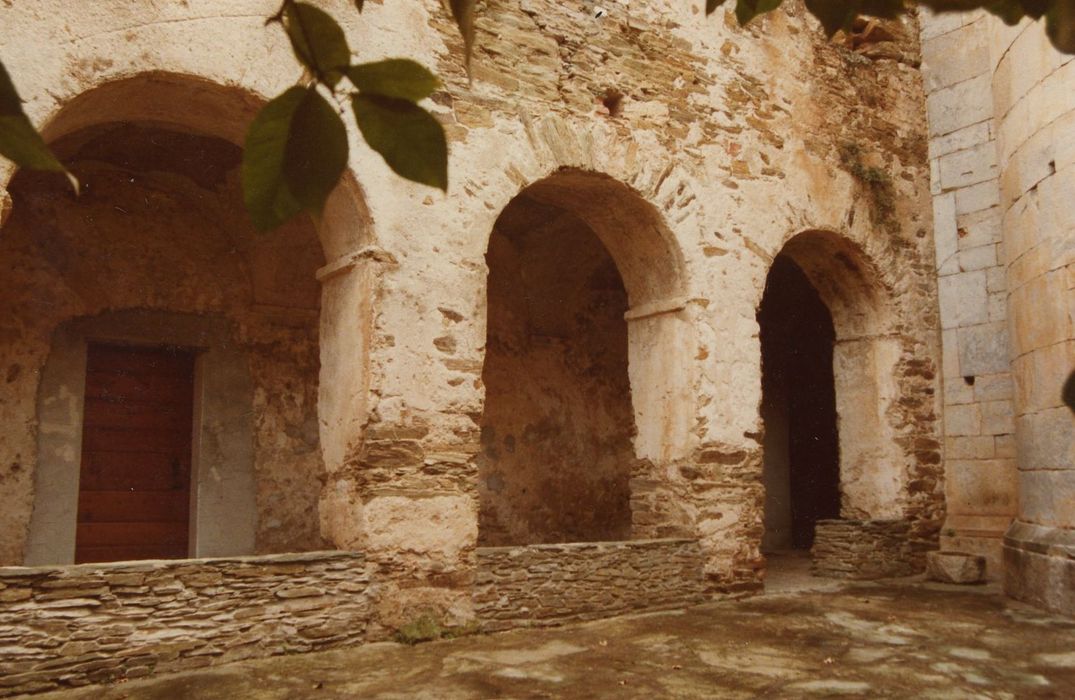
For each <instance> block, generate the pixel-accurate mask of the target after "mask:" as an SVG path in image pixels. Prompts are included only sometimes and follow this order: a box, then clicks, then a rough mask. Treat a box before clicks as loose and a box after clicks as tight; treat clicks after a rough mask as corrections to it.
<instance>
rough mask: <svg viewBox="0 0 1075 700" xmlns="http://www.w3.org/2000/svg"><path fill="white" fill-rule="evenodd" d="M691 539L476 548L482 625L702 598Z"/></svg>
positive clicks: (531, 622)
mask: <svg viewBox="0 0 1075 700" xmlns="http://www.w3.org/2000/svg"><path fill="white" fill-rule="evenodd" d="M703 562H704V556H703V555H702V550H701V548H700V547H699V546H698V543H697V542H696V541H694V540H685V539H666V540H641V541H635V542H587V543H577V544H545V545H531V546H527V547H484V548H479V549H478V573H477V580H476V584H475V587H474V607H475V612H476V614H477V616H478V620H479V621H480V622H481V624H482V628H483V629H484V630H489V631H493V630H502V629H508V628H512V627H545V626H551V625H560V624H564V623H566V622H571V621H576V620H590V619H594V618H599V617H608V616H610V615H619V614H623V613H627V612H632V611H638V610H653V609H663V608H676V607H682V606H686V605H691V604H694V603H698V602H701V601H702V600H704V599H705V597H706V596H705V593H704V591H705V583H704V580H703V573H702V566H703Z"/></svg>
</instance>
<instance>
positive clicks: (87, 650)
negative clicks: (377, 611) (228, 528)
mask: <svg viewBox="0 0 1075 700" xmlns="http://www.w3.org/2000/svg"><path fill="white" fill-rule="evenodd" d="M369 589H370V571H369V568H368V566H367V564H366V560H365V557H364V556H363V555H362V554H358V553H350V552H319V553H308V554H297V555H296V554H289V555H273V556H262V557H241V558H234V559H202V560H183V561H167V562H165V561H152V562H136V563H119V564H83V565H79V566H65V567H36V568H23V567H12V568H0V696H5V695H12V694H16V693H29V692H36V691H42V690H49V689H52V688H58V687H65V686H78V685H86V684H88V683H99V682H105V681H113V680H120V679H124V678H137V677H140V676H145V675H148V674H150V673H153V672H155V671H156V672H161V671H176V670H181V669H189V668H197V667H201V666H209V665H212V664H217V663H226V662H229V661H236V660H238V659H245V658H250V657H259V656H271V655H275V654H285V653H291V652H301V651H310V650H314V649H324V648H327V647H333V646H339V645H343V644H349V643H353V642H359V641H362V640H364V639H365V638H366V629H367V624H368V621H369V620H370V618H371V615H372V607H373V606H372V605H371V602H370V590H369Z"/></svg>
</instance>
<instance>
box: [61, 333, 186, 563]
mask: <svg viewBox="0 0 1075 700" xmlns="http://www.w3.org/2000/svg"><path fill="white" fill-rule="evenodd" d="M193 407H194V354H193V353H192V352H190V351H188V350H182V349H177V348H142V347H127V346H116V345H98V344H90V345H89V347H88V349H87V356H86V403H85V412H84V419H83V429H82V466H81V472H80V477H79V498H78V526H77V530H76V536H75V563H83V562H103V561H123V560H129V559H181V558H184V557H187V556H188V542H189V529H190V469H191V452H192V449H191V440H192V432H193V421H194V410H193Z"/></svg>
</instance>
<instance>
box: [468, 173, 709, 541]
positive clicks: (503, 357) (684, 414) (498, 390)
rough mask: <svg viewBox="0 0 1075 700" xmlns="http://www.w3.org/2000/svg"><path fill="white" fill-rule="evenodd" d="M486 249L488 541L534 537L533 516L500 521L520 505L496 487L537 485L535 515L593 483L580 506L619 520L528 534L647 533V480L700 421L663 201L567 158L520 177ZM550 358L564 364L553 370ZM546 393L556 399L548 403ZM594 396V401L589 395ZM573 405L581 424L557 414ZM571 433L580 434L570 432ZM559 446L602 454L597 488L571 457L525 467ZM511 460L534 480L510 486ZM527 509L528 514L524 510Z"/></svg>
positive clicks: (682, 289)
mask: <svg viewBox="0 0 1075 700" xmlns="http://www.w3.org/2000/svg"><path fill="white" fill-rule="evenodd" d="M573 256H574V257H573ZM486 259H487V264H488V266H489V275H490V278H489V288H488V289H489V298H488V304H489V313H488V343H487V346H486V359H485V368H484V370H483V379H484V381H485V388H486V399H485V407H484V412H483V419H482V420H483V423H482V427H483V454H482V457H481V458H480V460H479V461H480V466H479V472H480V476H479V480H480V488H479V491H480V492H481V493H482V499H481V500H482V511H483V519H482V521H483V528H482V535H481V537H482V540H484V541H485V542H486V543H490V542H491V541H490V539H489V537H488V536H487V532H488V531H489V530H490V529H495V528H497V527H500V528H501V530H502V531H501V532H499V533H498V536H499V537H501V538H502V541H501V540H493V541H495V542H496V543H507V542H511V543H520V542H527V543H530V542H532V541H535V540H530V541H527V535H525V534H523V535H520V534H519V528H522V529H523V530H526V527H525V526H521V525H520V526H518V527H514V530H515V532H514V533H513V532H509V531H511V530H513V526H512V525H507V524H505V523H503V522H501V521H502V520H504V519H508V516H505V515H504V514H503V512H502V511H504V510H505V509H506V510H511V509H512V508H513V507H515V506H513V505H511V504H507V503H499V504H497V503H495V502H496V501H498V500H500V501H503V500H504V499H501V498H499V497H498V496H496V495H495V494H494V493H492V492H497V493H499V491H500V490H504V489H506V490H507V491H509V492H510V491H511V490H512V488H515V490H516V491H518V492H520V493H529V496H528V497H527V498H528V499H529V502H530V506H527V507H528V508H529V511H531V512H532V513H540V514H541V515H540V516H535V517H533V518H531V520H535V521H541V522H548V521H549V519H550V518H552V519H555V517H557V516H553V515H550V512H551V511H550V510H549V507H548V505H547V504H541V503H536V498H537V496H538V495H542V496H543V497H544V498H545V499H546V500H547V501H551V502H553V504H554V505H562V504H563V503H564V502H566V501H567V500H569V497H568V494H569V492H570V493H571V497H572V498H573V497H577V496H578V495H579V493H580V492H583V491H586V490H587V488H589V491H590V492H591V493H592V494H598V495H594V496H593V498H594V499H597V500H594V502H593V503H589V502H587V503H581V502H580V503H575V504H574V506H573V507H574V510H575V511H576V515H577V514H578V513H580V512H586V514H587V517H589V516H591V515H593V514H594V513H595V512H597V511H606V510H607V511H609V512H612V513H613V515H611V516H609V519H610V521H615V522H604V523H597V524H593V523H590V525H587V526H582V525H580V526H578V527H575V528H574V529H573V528H572V526H570V525H568V526H565V527H564V529H562V530H556V531H555V532H554V531H549V532H543V533H532V535H533V537H537V538H539V539H538V540H536V541H541V540H540V538H542V537H545V538H546V539H547V538H552V539H553V541H556V540H557V539H558V540H560V541H563V540H564V539H578V538H586V539H594V538H597V539H623V538H625V537H627V536H628V535H629V534H630V535H634V536H640V535H642V534H643V533H645V532H647V531H646V529H645V528H646V525H649V524H650V523H647V522H646V518H645V512H646V511H647V510H648V509H647V508H646V507H645V504H644V503H643V502H642V501H641V500H639V494H638V493H637V492H638V488H637V487H638V485H639V484H640V483H641V482H642V481H643V480H645V479H648V478H652V476H653V475H651V474H649V473H648V472H649V467H652V462H653V461H657V460H660V459H662V458H663V457H664V456H665V455H666V454H667V453H668V452H669V451H671V450H672V449H674V448H675V444H676V443H677V441H683V440H685V437H684V436H685V434H686V433H687V432H688V431H689V428H690V425H691V413H690V411H691V401H690V398H689V396H690V395H689V387H690V384H689V381H690V379H689V373H688V372H684V371H683V368H684V367H689V366H690V358H691V354H690V353H691V350H690V347H691V344H692V342H693V335H692V333H691V326H690V324H689V322H688V320H687V315H686V307H687V302H688V300H687V298H686V283H685V278H686V275H685V273H684V264H683V257H682V253H681V251H680V250H679V248H678V245H677V243H676V240H675V237H674V235H673V234H672V232H671V231H670V230H669V229H668V227H667V226H666V225H665V224H664V222H663V220H662V217H661V216H660V215H659V213H658V212H657V210H656V208H655V207H654V206H653V205H652V204H650V203H649V202H647V201H646V200H645V199H643V198H642V197H641V196H640V195H639V194H638V193H637V192H635V191H634V190H633V189H632V188H630V187H628V186H627V185H625V184H623V183H621V182H619V181H617V180H615V179H613V178H611V177H609V176H608V175H605V174H601V173H596V172H592V171H586V170H581V169H573V168H562V169H560V170H558V171H556V172H554V173H553V174H551V175H549V176H547V177H545V178H542V179H540V180H538V181H536V182H534V183H532V184H530V185H528V186H527V187H525V188H523V189H522V190H521V191H520V192H519V193H518V194H517V195H516V196H515V197H514V198H513V199H512V200H511V201H510V202H509V204H508V205H507V206H506V207H505V208H504V209H503V210H502V211H501V213H500V215H499V217H498V219H497V222H496V224H495V225H494V227H493V232H492V234H491V236H490V243H489V247H488V251H487V258H486ZM561 284H562V285H563V286H562V287H560V286H558V285H561ZM506 329H508V330H506ZM538 338H540V339H541V340H535V339H538ZM598 338H600V339H598ZM550 339H551V340H550ZM546 341H547V342H546ZM572 364H574V365H575V366H574V367H571V366H569V365H572ZM552 366H555V367H556V369H548V368H549V367H552ZM539 367H544V368H545V370H547V372H546V373H545V374H541V372H542V371H545V370H539V369H538V368H539ZM579 367H585V368H586V369H585V371H584V370H580V369H579ZM586 372H589V374H588V375H587V374H586ZM512 376H515V377H523V376H525V377H526V380H525V383H526V386H523V380H520V383H519V384H513V382H512V380H511V379H510V377H512ZM587 382H591V383H592V386H590V387H589V388H590V389H592V393H591V394H590V396H589V399H586V398H585V396H586V392H587V389H586V388H585V387H586V386H587ZM553 384H555V386H553ZM513 396H519V397H524V398H525V400H526V402H527V403H526V406H523V405H513V404H512V397H513ZM542 396H544V397H546V398H548V397H555V398H554V399H550V401H551V403H550V404H549V405H547V406H545V407H544V408H542V407H541V406H540V404H541V401H542V398H541V397H542ZM587 400H591V401H592V402H593V403H592V405H591V406H590V407H589V408H590V409H592V410H586V409H585V408H583V403H585V402H586V401H587ZM575 404H578V406H576V405H575ZM535 407H536V408H535ZM573 408H579V409H580V410H579V411H577V412H574V413H573V412H572V409H573ZM543 410H544V411H545V413H542V411H543ZM528 411H530V412H533V411H536V413H533V415H531V413H529V412H528ZM554 414H555V415H554ZM563 416H568V417H569V419H570V417H571V416H574V417H575V418H574V419H575V420H577V421H578V424H573V425H572V426H571V427H570V428H566V427H565V426H564V425H563V424H562V423H559V422H558V419H559V418H561V417H563ZM591 422H592V425H590V423H591ZM580 424H586V425H580ZM503 426H508V427H509V429H510V432H509V433H508V434H504V430H503ZM568 432H573V435H574V437H572V438H568V437H565V435H567V433H568ZM515 433H519V434H518V435H516V434H515ZM545 443H548V444H545ZM528 445H532V446H533V450H536V451H535V452H533V454H531V453H529V452H527V450H529V449H531V447H529V446H528ZM549 446H552V447H551V448H550V449H549V451H548V454H547V455H546V458H543V460H544V461H546V462H552V461H555V460H553V459H552V458H551V455H554V454H566V455H570V456H569V457H567V458H565V459H566V460H567V461H570V460H571V459H574V460H575V461H577V462H587V463H592V464H594V465H603V466H601V467H599V466H595V467H594V471H595V472H601V470H602V469H603V470H604V471H607V472H608V474H603V472H602V474H603V476H602V474H598V476H597V477H594V478H595V479H597V478H598V477H600V478H602V479H604V481H602V482H600V483H592V484H590V486H589V487H587V486H586V485H585V484H579V483H578V482H577V481H572V480H573V479H577V478H578V471H577V470H575V471H572V470H573V467H572V466H571V465H569V464H567V463H566V462H565V464H564V465H550V464H546V465H545V466H546V467H549V468H550V470H549V471H545V472H537V471H534V472H527V471H526V470H527V469H537V468H538V467H535V466H534V465H532V464H526V463H525V461H526V460H528V459H530V460H532V458H533V457H534V455H535V454H538V452H537V451H540V450H541V449H544V448H545V447H549ZM505 453H511V454H512V455H515V456H513V457H506V456H505ZM506 462H512V463H514V464H513V465H512V466H511V467H510V468H509V470H508V476H505V472H504V470H502V469H500V465H501V463H506ZM647 465H648V466H647ZM561 467H562V469H561V472H562V473H560V472H556V470H557V469H560V468H561ZM511 469H514V470H515V471H514V472H512V471H511ZM513 473H514V474H523V473H526V474H529V475H530V476H527V477H526V478H532V482H533V483H527V484H522V483H520V484H515V485H513V484H512V483H510V479H511V478H512V476H511V474H513ZM551 473H557V474H559V477H558V478H560V479H562V481H561V483H560V484H559V485H557V484H554V483H553V481H552V479H553V477H552V476H548V477H547V475H548V474H551ZM546 477H547V478H546ZM505 479H508V480H509V483H507V485H506V486H505V482H504V480H505ZM569 484H570V485H569ZM528 490H529V491H528ZM610 491H614V492H615V493H616V494H617V495H616V497H615V498H613V499H612V500H615V501H616V503H614V504H610V503H607V502H605V501H602V500H601V499H602V498H604V497H605V496H608V492H610ZM606 500H607V499H606ZM519 508H522V506H519ZM553 510H555V509H553ZM561 510H562V509H561ZM561 515H562V514H561ZM564 517H570V516H564ZM595 517H596V516H595ZM520 519H525V518H522V517H521V516H520V517H516V518H514V520H515V521H519V520H520ZM587 528H589V529H587Z"/></svg>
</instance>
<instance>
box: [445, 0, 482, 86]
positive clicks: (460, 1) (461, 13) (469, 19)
mask: <svg viewBox="0 0 1075 700" xmlns="http://www.w3.org/2000/svg"><path fill="white" fill-rule="evenodd" d="M475 1H476V0H448V6H449V7H450V8H451V10H452V18H453V19H454V20H455V23H456V24H457V25H458V26H459V33H460V34H462V35H463V53H464V56H465V61H466V67H467V73H470V55H471V53H472V50H473V48H474V4H475Z"/></svg>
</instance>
